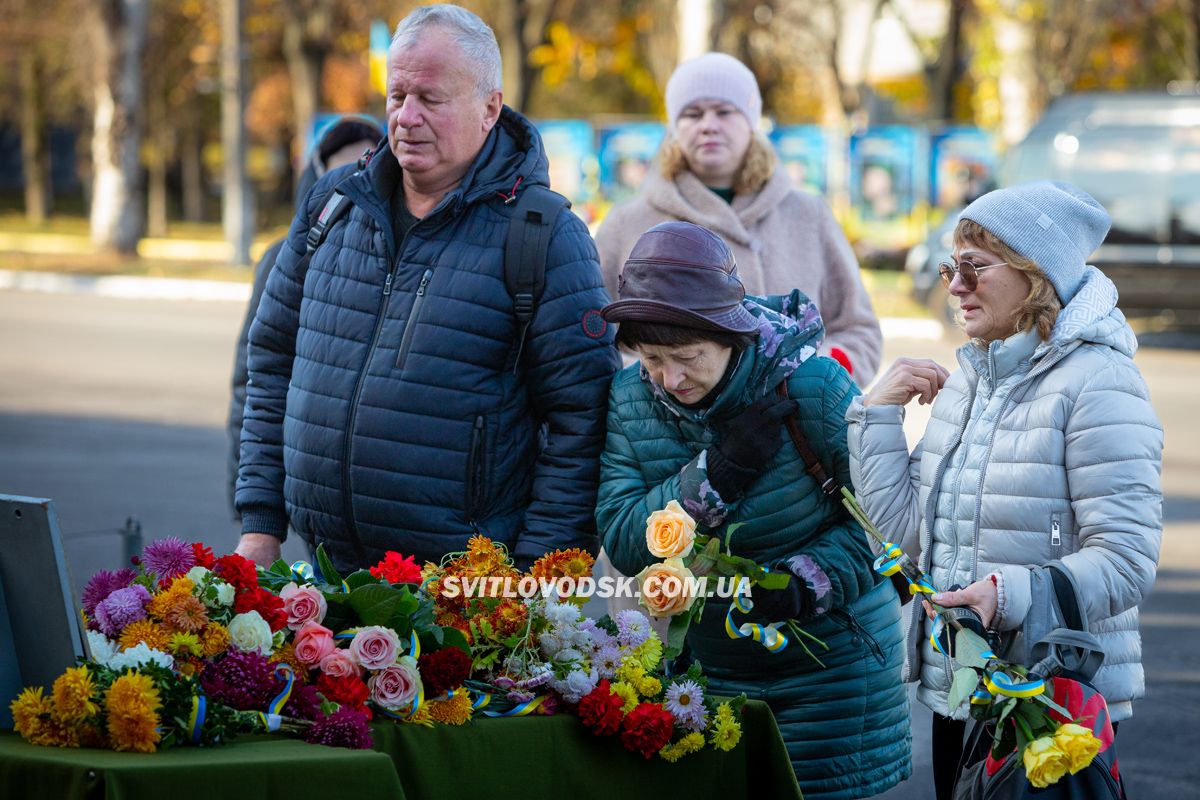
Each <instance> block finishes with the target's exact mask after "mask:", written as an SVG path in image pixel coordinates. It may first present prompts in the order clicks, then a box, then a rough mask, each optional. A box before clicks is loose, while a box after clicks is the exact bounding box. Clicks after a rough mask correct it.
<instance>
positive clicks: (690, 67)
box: [667, 53, 762, 129]
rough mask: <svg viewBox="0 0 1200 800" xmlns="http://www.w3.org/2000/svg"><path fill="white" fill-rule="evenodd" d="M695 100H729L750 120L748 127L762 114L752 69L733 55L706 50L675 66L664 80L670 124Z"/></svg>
mask: <svg viewBox="0 0 1200 800" xmlns="http://www.w3.org/2000/svg"><path fill="white" fill-rule="evenodd" d="M697 100H724V101H725V102H727V103H732V104H733V105H734V106H736V107H737V110H738V111H741V112H742V114H743V115H744V116H745V117H746V119H747V120H749V121H750V127H751V128H755V129H757V128H758V120H759V118H760V117H761V116H762V95H761V94H759V93H758V81H757V80H756V79H755V77H754V73H753V72H751V71H750V69H749V68H748V67H747V66H746V65H745V64H743V63H742V62H740V61H738V60H737V59H736V58H734V57H733V56H729V55H725V54H724V53H705V54H704V55H702V56H698V57H696V58H693V59H691V60H690V61H685V62H683V63H682V64H680V65H679V66H678V67H676V68H675V71H674V72H673V73H671V79H670V80H669V81H667V118H668V119H669V120H670V121H671V127H672V128H673V127H675V123H676V122H677V121H678V120H679V115H680V114H681V113H682V112H683V110H684V109H685V108H687V107H688V106H689V105H691V104H692V103H694V102H696V101H697Z"/></svg>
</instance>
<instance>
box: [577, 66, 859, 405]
mask: <svg viewBox="0 0 1200 800" xmlns="http://www.w3.org/2000/svg"><path fill="white" fill-rule="evenodd" d="M666 102H667V115H668V117H669V130H668V133H667V137H666V139H665V140H664V142H663V145H662V147H661V149H660V150H659V154H658V163H657V167H656V168H652V169H651V170H650V173H649V174H648V175H647V176H646V180H645V181H644V182H643V183H642V186H641V190H640V192H639V194H638V196H637V197H635V198H633V199H631V200H629V201H627V202H625V203H622V204H620V205H617V206H616V207H614V208H613V209H612V210H611V211H610V212H609V213H608V216H607V217H605V219H604V223H603V224H602V225H601V226H600V229H599V231H598V232H597V233H596V246H597V249H598V250H599V251H600V266H601V268H602V269H603V271H604V279H605V284H606V285H607V287H608V291H609V294H610V295H612V296H614V297H615V296H616V292H617V275H618V273H619V272H620V271H621V266H622V264H624V263H625V259H626V258H627V257H628V256H629V252H630V251H631V250H632V249H633V245H634V243H635V242H636V241H637V239H638V237H639V236H641V235H642V233H644V232H645V231H646V230H648V229H649V228H651V227H653V226H654V225H657V224H658V223H660V222H665V221H667V220H683V221H686V222H692V223H695V224H697V225H703V226H704V227H706V228H708V229H709V230H711V231H713V232H714V233H716V234H718V235H720V236H721V237H722V238H723V239H724V240H725V242H726V243H727V244H728V245H729V247H730V248H731V249H732V250H733V254H734V257H735V258H736V259H737V264H738V271H739V273H740V275H741V278H742V283H743V284H744V285H745V287H746V292H747V293H748V294H751V295H760V296H765V295H772V294H776V295H778V294H787V293H788V292H790V291H791V290H792V289H797V288H798V289H800V291H802V292H804V294H806V295H807V296H808V297H809V298H811V299H812V301H813V302H815V303H816V304H817V308H819V309H820V311H821V317H822V319H824V320H825V328H826V338H825V342H824V344H822V345H821V353H822V354H823V355H832V356H833V357H834V358H836V359H837V360H838V361H839V362H840V363H841V364H842V366H844V367H845V368H846V369H847V370H848V371H849V372H850V373H851V375H852V376H853V378H854V380H855V381H856V382H857V383H858V384H859V385H860V386H866V385H867V383H869V382H870V380H871V378H873V377H874V376H875V372H876V370H877V369H878V368H879V358H880V350H881V347H882V335H881V333H880V330H879V321H878V320H877V319H876V318H875V313H874V311H873V310H872V308H871V300H870V298H869V297H868V296H867V291H866V289H865V287H864V286H863V283H862V278H861V276H860V275H859V268H858V262H857V260H856V259H855V257H854V253H853V252H852V251H851V249H850V244H849V243H848V242H847V241H846V236H845V234H843V233H842V230H841V228H840V227H839V226H838V224H837V221H836V220H834V218H833V214H832V213H830V211H829V207H828V206H826V205H825V201H824V200H822V199H821V198H819V197H816V196H814V195H811V194H808V193H806V192H801V191H798V190H796V189H794V188H793V187H792V183H791V180H790V179H789V178H788V173H787V170H786V169H785V168H784V167H783V166H781V165H780V163H779V159H778V158H777V156H776V154H775V150H774V148H773V147H772V146H771V143H770V141H768V139H767V138H766V136H764V135H763V134H761V133H759V132H758V131H757V128H758V122H759V118H760V116H761V114H762V97H761V96H760V94H759V90H758V83H757V81H756V80H755V78H754V73H752V72H751V71H750V70H749V69H748V68H747V67H746V66H745V65H744V64H742V63H741V62H740V61H738V60H737V59H736V58H733V57H732V56H728V55H725V54H724V53H707V54H705V55H703V56H700V57H699V58H695V59H692V60H691V61H686V62H684V63H683V64H680V65H679V67H678V68H676V70H675V72H674V73H673V74H672V75H671V79H670V80H669V81H668V82H667V92H666Z"/></svg>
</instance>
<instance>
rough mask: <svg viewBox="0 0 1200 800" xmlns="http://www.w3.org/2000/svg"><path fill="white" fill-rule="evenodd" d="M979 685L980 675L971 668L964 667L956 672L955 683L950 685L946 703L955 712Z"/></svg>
mask: <svg viewBox="0 0 1200 800" xmlns="http://www.w3.org/2000/svg"><path fill="white" fill-rule="evenodd" d="M978 685H979V675H978V674H977V673H976V672H975V670H973V669H971V668H970V667H962V668H961V669H956V670H955V671H954V682H953V683H951V684H950V694H949V695H947V697H946V703H947V705H948V706H949V707H950V710H951V711H953V710H955V709H956V708H958V707H959V706H961V705H962V704H963V703H964V702H965V701H966V699H967V698H968V697H970V696H971V693H972V692H974V691H975V687H976V686H978Z"/></svg>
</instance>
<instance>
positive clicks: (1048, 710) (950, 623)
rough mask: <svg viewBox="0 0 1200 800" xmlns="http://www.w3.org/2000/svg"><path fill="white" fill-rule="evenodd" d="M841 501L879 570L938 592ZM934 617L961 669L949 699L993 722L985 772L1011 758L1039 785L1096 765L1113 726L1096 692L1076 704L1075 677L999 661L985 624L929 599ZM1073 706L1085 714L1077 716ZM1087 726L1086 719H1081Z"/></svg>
mask: <svg viewBox="0 0 1200 800" xmlns="http://www.w3.org/2000/svg"><path fill="white" fill-rule="evenodd" d="M842 495H843V499H842V503H843V505H845V507H846V508H847V510H848V511H849V512H850V514H851V515H852V516H854V518H855V519H857V520H858V522H859V523H860V524H861V525H862V527H863V529H864V530H865V531H866V532H867V533H868V535H870V536H871V537H872V538H873V539H874V540H875V541H876V542H877V543H878V544H879V546H880V548H881V550H882V554H881V555H880V556H879V557H878V558H877V559H876V560H875V569H876V571H878V572H879V573H880V574H882V575H885V576H889V577H890V576H892V575H894V574H901V575H903V576H904V577H905V578H906V579H907V580H908V584H909V591H911V592H912V593H913V594H925V595H932V594H936V593H937V592H938V590H937V589H936V588H935V587H934V585H933V584H932V582H930V580H929V578H928V576H926V575H925V574H924V573H923V572H922V571H921V569H920V567H918V566H917V565H916V564H914V563H913V561H912V559H910V558H909V557H908V555H907V554H905V553H904V551H903V550H901V549H900V547H899V546H898V545H896V544H894V543H893V542H890V541H888V539H887V537H885V536H884V535H883V534H882V533H880V531H879V529H878V528H876V527H875V525H874V524H873V523H872V522H871V520H870V519H869V518H868V517H867V515H866V512H865V511H863V509H862V507H861V506H860V505H859V504H858V501H857V500H856V499H855V498H854V495H853V494H852V493H851V492H850V491H849V490H848V489H845V488H843V489H842ZM926 602H928V603H929V605H930V606H931V607H932V609H933V611H934V613H935V614H936V618H935V620H934V626H933V631H932V632H931V635H930V645H931V646H932V647H933V648H934V649H935V650H937V651H938V652H939V653H942V654H944V655H947V656H949V657H950V658H951V659H952V660H953V661H954V663H955V664H956V665H957V668H956V669H955V671H954V676H953V681H952V683H951V686H950V691H949V694H948V696H947V705H948V706H949V708H950V710H951V711H952V712H953V711H955V710H956V709H958V708H960V707H961V706H962V705H963V704H964V703H969V704H970V713H971V716H972V718H974V719H976V720H979V721H982V722H987V723H989V724H990V725H991V727H992V737H993V738H992V745H991V748H990V751H989V753H988V757H987V764H985V769H986V774H987V775H988V776H989V777H990V776H993V775H995V774H996V773H997V772H998V771H999V770H1000V767H1001V764H1002V763H1003V761H1004V760H1006V759H1007V758H1008V757H1009V756H1014V758H1013V760H1014V761H1015V763H1017V764H1021V765H1023V766H1024V769H1025V776H1026V778H1027V779H1028V780H1029V783H1030V784H1032V785H1033V786H1034V787H1037V788H1039V789H1041V788H1045V787H1047V786H1050V785H1051V784H1054V783H1056V782H1057V781H1058V780H1060V779H1061V778H1062V777H1063V776H1064V775H1066V774H1067V773H1070V774H1071V775H1074V774H1076V773H1078V772H1079V771H1080V770H1082V769H1084V768H1085V767H1087V766H1088V765H1089V764H1091V763H1092V760H1093V759H1094V758H1095V757H1096V755H1097V754H1098V753H1099V752H1101V751H1102V750H1104V749H1106V748H1107V747H1108V746H1109V745H1110V744H1111V743H1112V736H1113V731H1112V726H1111V724H1110V723H1109V722H1108V721H1107V709H1106V706H1105V705H1104V699H1103V697H1101V696H1100V695H1099V694H1093V696H1092V697H1091V698H1086V700H1087V702H1079V701H1080V700H1083V699H1084V698H1082V697H1080V696H1079V695H1080V690H1079V688H1078V687H1080V686H1081V684H1079V683H1077V682H1075V681H1065V680H1060V679H1058V678H1052V677H1050V676H1046V675H1038V674H1035V673H1033V672H1032V671H1031V670H1030V669H1028V668H1026V667H1024V666H1022V665H1019V664H1011V663H1009V662H1007V661H1004V660H1003V659H1001V658H999V657H998V656H997V655H996V654H995V653H994V652H993V651H992V646H991V644H990V643H989V642H988V641H987V639H986V638H985V636H984V635H983V634H984V632H983V626H982V624H979V623H978V619H977V618H976V620H975V624H974V625H973V624H971V621H970V617H969V616H968V617H967V620H968V621H967V623H966V624H964V622H963V621H962V619H961V618H960V616H959V615H957V614H956V613H955V612H956V611H957V609H947V608H945V607H943V606H941V605H938V604H937V603H934V602H932V601H931V600H928V599H927V600H926ZM1068 707H1071V708H1073V709H1077V710H1078V711H1079V712H1080V713H1078V714H1073V713H1072V712H1071V711H1069V710H1068ZM1098 713H1099V714H1100V715H1102V716H1103V719H1102V720H1101V721H1102V723H1103V724H1102V725H1101V726H1100V733H1101V735H1100V737H1097V736H1096V735H1095V733H1093V722H1095V721H1096V720H1097V716H1098ZM1081 723H1083V724H1081Z"/></svg>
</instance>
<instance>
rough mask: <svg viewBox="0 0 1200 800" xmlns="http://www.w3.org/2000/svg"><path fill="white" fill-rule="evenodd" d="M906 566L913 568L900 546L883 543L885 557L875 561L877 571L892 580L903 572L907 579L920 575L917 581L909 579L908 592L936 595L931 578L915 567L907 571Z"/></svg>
mask: <svg viewBox="0 0 1200 800" xmlns="http://www.w3.org/2000/svg"><path fill="white" fill-rule="evenodd" d="M905 566H912V559H910V558H909V557H908V556H907V555H905V553H904V551H903V550H901V549H900V547H899V545H897V544H895V543H893V542H884V543H883V555H881V556H880V557H879V558H877V559H875V571H876V572H878V573H879V574H880V575H883V576H884V577H888V578H890V577H891V576H892V575H895V574H896V573H897V572H903V573H904V575H905V576H906V577H908V576H911V575H913V574H916V575H919V576H920V577H918V578H917V580H915V581H914V580H913V579H912V578H911V577H909V580H908V591H910V592H912V593H913V594H917V593H919V592H924V593H925V594H936V593H937V589H935V588H933V584H931V583H930V582H929V578H927V577H926V576H925V575H923V574H921V571H920V570H919V569H917V568H916V567H915V566H912V569H911V570H905V569H904V567H905Z"/></svg>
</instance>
